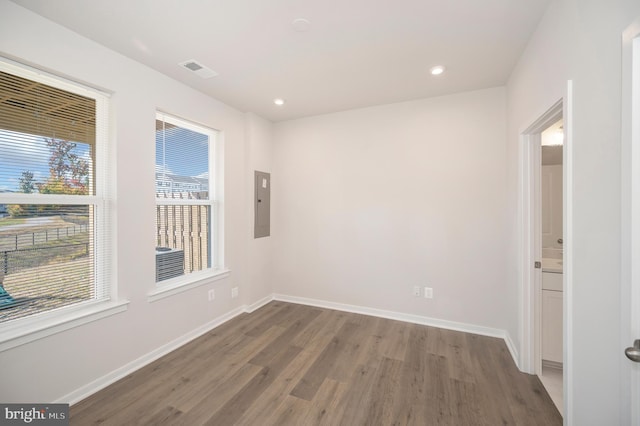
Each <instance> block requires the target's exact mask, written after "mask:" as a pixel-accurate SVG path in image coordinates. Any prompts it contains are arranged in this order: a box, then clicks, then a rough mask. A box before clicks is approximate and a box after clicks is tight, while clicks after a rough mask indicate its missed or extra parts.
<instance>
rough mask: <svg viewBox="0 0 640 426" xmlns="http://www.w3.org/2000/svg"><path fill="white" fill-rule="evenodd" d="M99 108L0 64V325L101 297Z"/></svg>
mask: <svg viewBox="0 0 640 426" xmlns="http://www.w3.org/2000/svg"><path fill="white" fill-rule="evenodd" d="M107 102H108V98H107V96H106V95H104V94H102V93H100V92H97V91H94V90H91V89H88V88H85V87H83V86H79V85H77V84H74V83H71V82H68V81H65V80H62V79H58V78H55V77H52V76H49V75H45V74H43V73H39V72H36V71H34V70H32V69H28V68H25V67H22V66H19V65H16V64H14V63H11V62H4V61H0V282H1V285H2V288H0V322H6V321H11V320H18V319H21V318H25V317H30V316H33V315H35V314H42V313H44V312H47V311H53V310H58V311H59V310H62V309H68V308H71V307H72V306H77V305H79V304H86V303H91V302H95V301H98V300H107V299H109V298H110V295H111V289H110V286H109V284H108V283H109V277H108V265H109V264H110V262H109V250H107V247H108V240H109V238H108V237H109V235H108V232H109V229H108V227H107V223H108V218H107V209H106V205H105V204H106V197H105V194H106V180H105V179H104V175H105V165H106V163H105V157H106V155H105V153H106V143H107V134H106V129H107V116H108V114H107Z"/></svg>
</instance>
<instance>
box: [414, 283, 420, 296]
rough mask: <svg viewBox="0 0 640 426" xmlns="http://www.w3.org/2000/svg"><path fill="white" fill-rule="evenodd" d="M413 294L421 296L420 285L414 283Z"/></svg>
mask: <svg viewBox="0 0 640 426" xmlns="http://www.w3.org/2000/svg"><path fill="white" fill-rule="evenodd" d="M413 295H414V296H415V297H420V286H419V285H414V286H413Z"/></svg>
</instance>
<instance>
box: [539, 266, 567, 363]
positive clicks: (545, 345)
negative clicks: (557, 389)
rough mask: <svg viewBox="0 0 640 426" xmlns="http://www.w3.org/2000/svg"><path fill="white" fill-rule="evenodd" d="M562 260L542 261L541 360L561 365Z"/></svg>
mask: <svg viewBox="0 0 640 426" xmlns="http://www.w3.org/2000/svg"><path fill="white" fill-rule="evenodd" d="M562 276H563V275H562V259H545V258H543V259H542V360H543V362H544V361H547V362H549V361H550V362H551V363H553V364H557V365H558V366H560V365H561V364H562Z"/></svg>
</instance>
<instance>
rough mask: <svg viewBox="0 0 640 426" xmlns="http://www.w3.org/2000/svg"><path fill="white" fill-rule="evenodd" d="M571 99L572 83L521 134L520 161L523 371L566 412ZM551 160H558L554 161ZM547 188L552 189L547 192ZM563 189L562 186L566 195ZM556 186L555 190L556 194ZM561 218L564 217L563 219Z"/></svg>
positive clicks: (567, 395) (568, 370) (561, 410)
mask: <svg viewBox="0 0 640 426" xmlns="http://www.w3.org/2000/svg"><path fill="white" fill-rule="evenodd" d="M570 95H571V82H569V84H568V86H567V96H566V98H565V99H560V100H559V101H557V102H556V103H555V104H554V105H553V106H552V107H551V108H549V110H547V112H545V113H544V114H542V115H541V116H540V117H539V118H538V119H537V120H535V121H534V122H533V123H532V124H531V125H530V126H529V127H528V128H527V129H526V130H525V131H524V132H522V133H521V143H522V145H521V153H522V155H521V157H520V159H521V174H520V178H521V180H520V183H521V197H520V203H521V204H520V212H521V216H520V217H521V219H522V222H521V225H520V226H521V227H520V229H521V241H522V245H521V261H520V268H521V269H520V270H521V273H522V275H521V280H522V301H523V305H522V324H523V328H522V335H523V342H522V356H521V359H520V361H521V369H522V370H523V371H525V372H527V373H529V374H535V375H537V376H538V377H540V378H541V379H542V382H543V384H544V385H545V387H546V388H547V389H548V393H549V394H550V396H552V399H554V402H555V403H556V406H557V407H558V410H559V411H560V412H561V413H563V412H565V411H566V408H565V407H567V406H569V404H568V403H567V402H570V398H568V397H570V395H569V392H567V389H568V388H567V383H568V382H569V377H570V374H571V370H570V365H568V364H567V362H566V360H567V359H570V357H568V355H569V353H568V351H569V349H570V348H569V347H568V346H567V344H566V342H567V341H568V339H567V331H568V330H570V328H568V326H569V325H570V324H569V322H568V321H567V318H568V312H567V311H568V309H567V306H570V303H568V302H570V300H571V299H570V293H569V294H568V291H569V292H570V288H568V286H567V283H568V282H570V280H568V276H569V277H570V268H567V266H568V265H570V264H569V263H568V261H570V259H571V257H570V241H571V227H570V225H571V224H570V222H568V221H567V218H570V211H569V209H570V203H568V199H569V197H570V191H569V193H568V192H567V188H570V185H568V182H567V181H568V180H569V179H570V176H571V174H570V170H569V167H570V166H571V161H570V144H569V140H568V137H567V136H570V132H569V130H570V128H569V126H570V108H569V105H570V104H569V100H570ZM543 135H544V139H549V137H550V138H552V139H555V141H554V142H551V143H549V142H545V144H548V145H556V146H557V147H555V148H552V149H550V152H553V153H550V152H545V153H544V155H543V148H542V144H543ZM560 142H562V144H560ZM545 151H547V149H545ZM543 157H547V158H545V163H550V162H551V163H555V164H553V165H552V164H548V165H549V166H555V168H553V167H552V168H551V169H554V170H553V172H550V170H547V168H545V170H544V172H543ZM549 157H554V158H553V159H552V160H550V159H549ZM554 180H555V182H553V181H554ZM543 183H544V185H546V187H547V188H545V190H544V191H543ZM558 185H561V190H560V188H559V187H558ZM552 186H553V187H554V188H555V190H552V189H551V187H552ZM554 191H555V195H554ZM543 192H544V194H543ZM558 196H559V197H558ZM543 197H546V200H545V205H547V206H548V205H549V204H550V203H553V204H554V206H552V210H553V207H555V210H556V212H555V213H554V212H552V211H544V212H543V209H542V207H543V206H542V204H543ZM554 197H555V198H554ZM558 213H559V214H560V216H561V218H558V216H557V214H558ZM543 248H544V251H543ZM543 274H544V276H543ZM552 274H553V275H552ZM543 278H544V280H543ZM543 360H544V361H543ZM565 401H567V402H565Z"/></svg>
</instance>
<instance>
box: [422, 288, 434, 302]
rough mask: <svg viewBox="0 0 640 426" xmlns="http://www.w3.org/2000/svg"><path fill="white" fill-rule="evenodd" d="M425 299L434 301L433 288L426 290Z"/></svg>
mask: <svg viewBox="0 0 640 426" xmlns="http://www.w3.org/2000/svg"><path fill="white" fill-rule="evenodd" d="M424 298H425V299H433V289H432V288H431V287H425V288H424Z"/></svg>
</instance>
